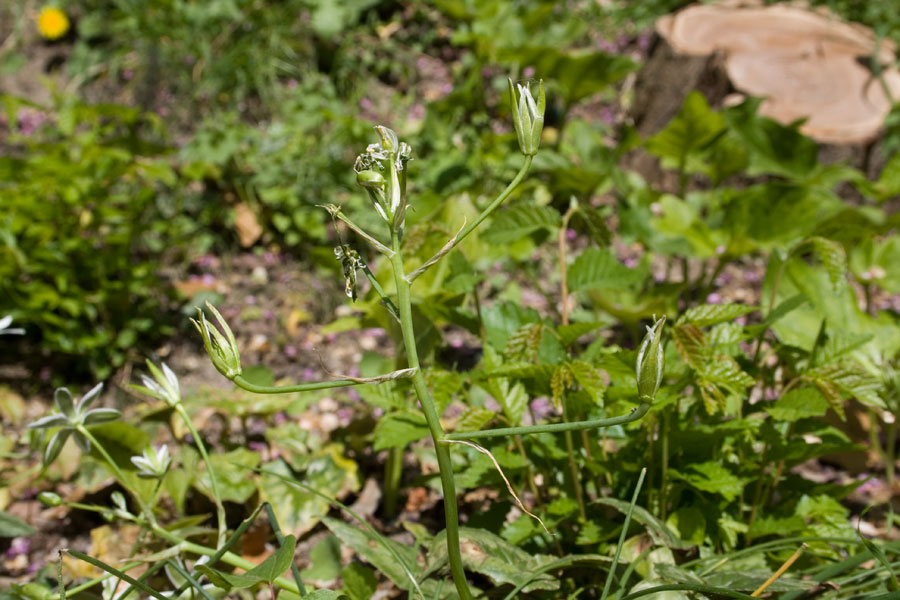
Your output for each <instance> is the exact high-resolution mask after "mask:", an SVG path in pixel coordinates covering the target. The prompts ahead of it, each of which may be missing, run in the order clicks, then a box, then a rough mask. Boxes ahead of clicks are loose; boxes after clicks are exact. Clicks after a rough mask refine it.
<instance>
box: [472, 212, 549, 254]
mask: <svg viewBox="0 0 900 600" xmlns="http://www.w3.org/2000/svg"><path fill="white" fill-rule="evenodd" d="M559 223H560V216H559V212H558V211H557V210H556V209H554V208H552V207H550V206H538V205H534V204H517V205H516V206H513V207H510V208H508V209H506V210H503V211H500V212H498V213H495V215H494V218H493V219H492V220H491V224H490V226H489V227H488V228H487V229H485V230H484V231H483V232H482V233H481V234H480V235H479V237H480V238H481V239H482V240H484V241H485V242H487V243H489V244H498V245H500V244H508V243H510V242H515V241H517V240H519V239H521V238H523V237H525V236H528V235H531V234H532V233H534V232H536V231H540V230H542V229H543V230H552V229H554V228H556V227H559Z"/></svg>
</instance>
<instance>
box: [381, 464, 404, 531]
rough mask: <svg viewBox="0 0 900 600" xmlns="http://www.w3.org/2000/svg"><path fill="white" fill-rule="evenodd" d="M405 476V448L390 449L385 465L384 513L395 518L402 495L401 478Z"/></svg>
mask: <svg viewBox="0 0 900 600" xmlns="http://www.w3.org/2000/svg"><path fill="white" fill-rule="evenodd" d="M402 476H403V448H402V447H399V448H391V449H390V450H388V459H387V463H386V464H385V465H384V514H385V516H387V517H388V518H393V517H394V516H395V515H396V514H397V498H398V497H399V495H400V479H401V477H402Z"/></svg>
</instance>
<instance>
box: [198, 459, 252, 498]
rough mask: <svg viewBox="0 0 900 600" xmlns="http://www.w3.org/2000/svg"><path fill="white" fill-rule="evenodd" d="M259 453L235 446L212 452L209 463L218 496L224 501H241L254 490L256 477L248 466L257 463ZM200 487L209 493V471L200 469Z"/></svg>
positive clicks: (210, 488)
mask: <svg viewBox="0 0 900 600" xmlns="http://www.w3.org/2000/svg"><path fill="white" fill-rule="evenodd" d="M259 461H260V455H259V453H257V452H253V451H252V450H248V449H247V448H235V449H234V450H232V451H231V452H227V453H225V454H213V455H211V456H210V457H209V462H210V465H211V467H212V469H213V471H215V474H216V483H217V484H218V486H217V487H218V490H219V496H221V500H223V501H226V502H237V503H243V502H246V501H247V500H249V499H250V496H252V495H253V494H254V493H255V492H256V477H255V476H253V475H252V473H251V471H250V470H248V467H249V468H253V467H256V466H258V465H259ZM199 482H200V484H201V485H200V489H201V490H202V491H203V492H204V493H206V494H211V493H212V492H211V490H212V487H211V485H210V480H209V473H208V472H207V471H202V472H201V473H200V476H199Z"/></svg>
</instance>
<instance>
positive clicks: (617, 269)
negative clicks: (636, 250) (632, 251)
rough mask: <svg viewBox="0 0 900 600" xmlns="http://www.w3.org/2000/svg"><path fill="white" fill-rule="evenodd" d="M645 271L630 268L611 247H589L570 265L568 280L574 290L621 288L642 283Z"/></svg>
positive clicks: (570, 287)
mask: <svg viewBox="0 0 900 600" xmlns="http://www.w3.org/2000/svg"><path fill="white" fill-rule="evenodd" d="M643 279H644V273H643V271H639V270H637V269H629V268H628V267H626V266H625V265H623V264H622V263H620V262H619V259H618V258H616V255H615V254H614V253H613V252H612V251H610V250H609V249H601V248H588V249H587V250H585V251H584V252H582V253H581V254H580V255H579V256H578V258H576V259H575V262H574V263H572V266H571V267H569V269H568V273H567V276H566V281H567V283H568V285H569V289H570V290H571V291H573V292H578V291H583V290H590V289H621V288H630V287H633V286H636V285H638V284H640V283H641V282H642V281H643Z"/></svg>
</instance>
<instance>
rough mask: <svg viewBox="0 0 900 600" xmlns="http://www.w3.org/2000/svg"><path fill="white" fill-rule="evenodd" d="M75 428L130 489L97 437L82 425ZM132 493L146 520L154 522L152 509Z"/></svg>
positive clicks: (126, 487) (123, 475)
mask: <svg viewBox="0 0 900 600" xmlns="http://www.w3.org/2000/svg"><path fill="white" fill-rule="evenodd" d="M76 430H77V431H78V432H79V433H80V434H81V435H83V436H84V437H86V438H87V439H89V440H90V441H91V444H93V446H94V448H96V449H97V452H99V453H100V454H101V455H102V456H103V458H104V459H105V460H106V462H107V463H109V468H110V469H112V472H113V475H115V476H116V478H117V479H118V480H119V482H120V483H121V484H122V485H123V486H125V489H128V490H129V491H130V490H131V488H130V487H129V486H128V480H127V479H126V478H125V474H124V473H122V470H121V469H120V468H119V465H117V464H116V461H114V460H113V458H112V456H110V455H109V452H107V451H106V448H104V447H103V444H101V443H100V442H99V441H98V440H97V438H96V437H94V435H93V434H92V433H91V432H90V431H89V430H88V428H87V427H85V426H84V425H78V426H77V427H76ZM132 495H133V496H134V499H135V500H136V501H137V503H138V506H139V507H140V508H141V514H143V515H144V517H145V518H146V519H147V521H149V522H150V523H151V524H155V523H156V517H154V516H153V511H151V510H150V508H149V507H148V506H147V505H146V504H145V503H144V501H143V500H142V499H141V496H140V494H138V493H137V492H134V491H132Z"/></svg>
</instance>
